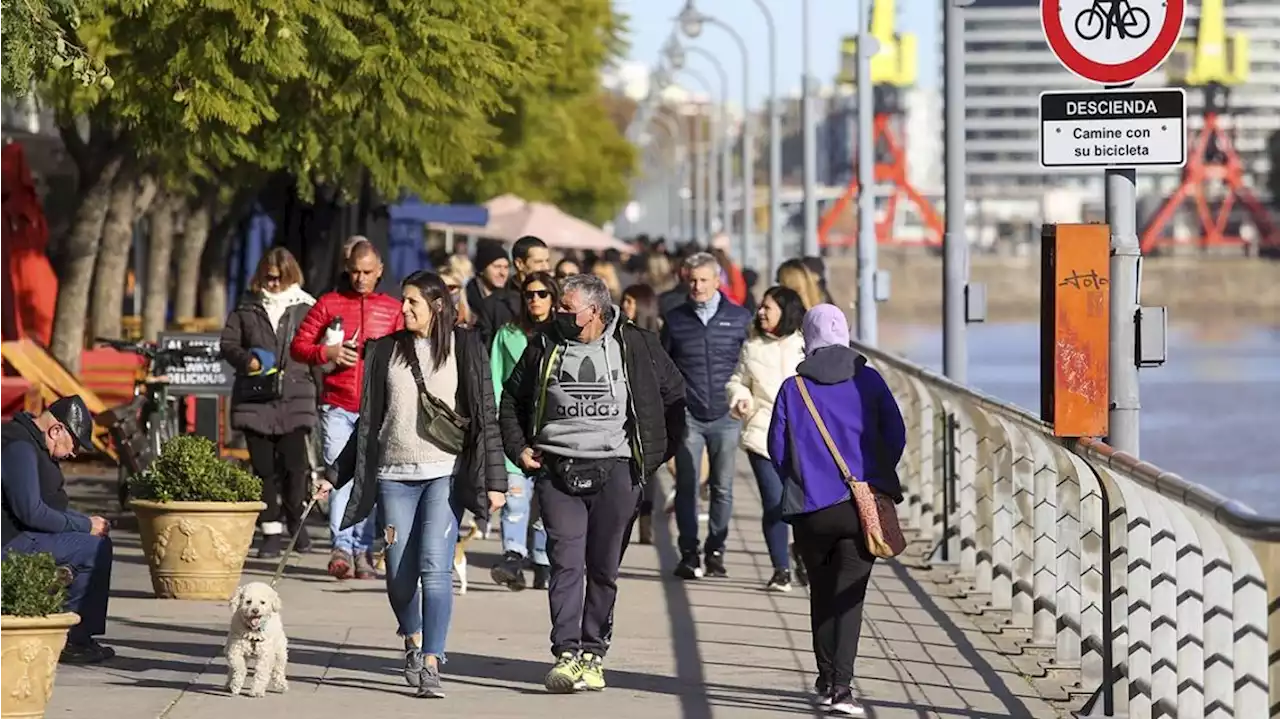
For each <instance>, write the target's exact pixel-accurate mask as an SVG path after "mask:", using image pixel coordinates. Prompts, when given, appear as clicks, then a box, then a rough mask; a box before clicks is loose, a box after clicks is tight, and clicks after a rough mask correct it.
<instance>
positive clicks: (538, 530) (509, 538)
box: [502, 473, 551, 567]
mask: <svg viewBox="0 0 1280 719" xmlns="http://www.w3.org/2000/svg"><path fill="white" fill-rule="evenodd" d="M532 510H533V477H528V476H526V475H524V474H520V473H508V474H507V503H506V505H505V506H503V508H502V551H504V552H515V553H516V554H519V555H520V556H522V557H528V556H529V547H528V546H527V545H528V541H529V516H530V515H531V514H532ZM533 563H534V564H537V565H539V566H543V567H549V566H551V560H549V559H547V530H546V529H544V528H543V527H542V518H541V517H539V518H538V519H537V520H536V521H534V522H533Z"/></svg>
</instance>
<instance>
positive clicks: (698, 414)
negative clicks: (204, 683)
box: [3, 235, 904, 716]
mask: <svg viewBox="0 0 1280 719" xmlns="http://www.w3.org/2000/svg"><path fill="white" fill-rule="evenodd" d="M556 259H557V261H556V262H554V264H553V256H552V251H551V249H550V248H549V247H548V246H547V244H546V243H545V242H543V241H542V240H541V239H539V238H537V237H523V238H520V239H519V240H517V241H516V242H515V243H514V244H513V245H512V247H511V248H510V251H509V253H508V250H507V248H506V247H504V246H503V245H501V244H499V243H496V242H488V241H482V242H480V243H479V244H478V246H476V247H475V249H474V253H473V254H472V255H471V256H470V257H468V256H467V254H466V253H464V252H458V253H455V254H452V255H448V256H443V257H438V258H435V265H436V268H437V269H436V270H435V271H418V272H414V273H412V274H410V275H409V276H408V277H406V278H404V279H403V280H402V281H401V283H400V285H399V288H398V289H399V297H398V298H396V297H393V296H391V295H390V294H386V293H383V292H380V291H379V290H378V287H379V283H380V281H381V280H382V275H383V272H384V265H383V262H382V258H381V257H380V256H379V253H378V251H377V249H376V247H375V246H374V244H373V243H371V242H370V241H369V240H367V239H364V238H361V237H355V238H352V240H351V241H349V242H348V243H347V244H346V245H345V246H344V248H343V269H344V272H343V274H342V279H341V280H340V281H339V283H338V286H337V287H335V288H334V289H333V290H331V291H328V292H325V293H322V294H320V295H319V296H318V298H317V297H313V296H312V295H311V294H308V292H307V291H305V290H304V289H303V277H302V271H301V269H300V267H299V265H298V262H297V261H296V260H295V259H294V258H293V256H292V255H290V253H289V252H288V251H287V250H285V249H283V248H276V249H272V250H271V251H269V252H268V253H267V254H266V255H265V256H264V257H263V258H262V260H261V262H260V263H259V265H258V267H257V269H256V271H255V273H254V275H253V278H252V280H251V282H250V283H249V291H248V292H247V293H246V296H245V297H244V299H242V300H241V301H240V302H239V303H238V304H237V306H236V308H235V309H234V311H232V312H231V314H230V315H229V317H228V318H227V322H226V326H225V328H224V330H223V332H222V352H223V355H224V357H225V358H226V360H227V361H228V363H229V364H230V365H231V366H232V367H233V368H234V370H235V371H236V373H237V375H239V376H243V377H254V376H259V375H262V374H264V373H274V372H278V373H280V374H281V378H282V379H281V381H280V382H279V383H278V385H277V386H278V387H279V388H280V389H279V390H278V392H276V393H275V394H273V395H272V396H266V397H263V396H253V395H245V394H241V395H238V396H237V395H233V397H232V415H231V417H232V426H233V427H234V428H235V429H238V430H240V431H241V432H243V434H244V436H245V438H246V442H247V445H248V449H249V456H250V463H251V465H252V468H253V470H254V472H255V473H256V474H257V475H259V476H260V477H261V478H262V480H263V486H264V499H265V502H266V504H267V508H266V509H265V510H264V511H263V512H262V514H261V516H260V518H259V529H260V538H259V540H258V543H257V547H256V552H257V554H258V556H260V557H278V556H279V555H280V553H281V551H282V549H283V545H284V544H285V542H286V541H287V538H288V537H289V536H290V535H293V534H297V536H298V542H297V549H298V550H299V551H311V549H312V547H313V546H315V545H316V544H318V543H317V542H315V541H313V539H312V538H311V537H310V536H308V534H307V529H306V527H304V526H302V525H301V521H302V509H303V507H304V505H305V504H306V502H307V501H308V499H309V498H310V497H311V496H313V494H314V496H315V497H317V498H325V499H327V501H328V513H329V529H330V536H331V544H330V547H329V551H330V555H329V562H328V571H329V573H330V574H331V575H332V576H333V577H334V578H336V579H338V580H368V579H374V578H376V577H377V576H378V574H379V573H380V572H381V573H382V574H383V575H384V580H385V586H386V594H387V599H388V602H389V604H390V606H391V609H392V612H393V614H394V616H395V618H396V622H397V627H398V629H397V633H398V634H399V635H400V637H401V638H402V639H403V642H404V663H403V673H404V678H405V681H406V682H408V683H409V684H410V686H412V687H413V688H414V689H416V690H417V693H418V694H419V695H421V696H429V697H439V696H443V683H442V680H441V668H442V667H443V666H444V664H445V659H446V645H447V638H448V631H449V625H450V621H451V614H452V606H453V592H452V579H451V569H452V565H453V561H452V560H453V555H454V550H455V545H456V543H457V542H458V540H459V536H458V535H459V528H460V526H461V524H462V523H463V520H464V516H465V515H466V514H467V513H470V514H471V515H472V516H473V517H474V519H475V521H476V522H477V524H479V525H481V526H483V527H486V528H487V527H494V528H496V529H497V531H499V532H500V533H501V540H502V556H501V559H500V560H499V561H498V563H497V564H496V565H495V566H494V567H493V568H492V572H491V574H492V577H493V579H494V581H495V582H496V583H498V584H499V585H501V586H504V587H507V588H509V589H510V590H512V591H520V590H525V589H526V588H528V587H530V586H531V587H532V588H533V589H535V590H545V591H547V595H548V608H549V615H550V624H551V634H550V651H551V655H552V664H551V668H550V669H549V671H548V672H547V674H546V677H545V684H546V688H547V689H548V690H549V691H552V692H565V693H568V692H575V691H580V690H600V689H603V688H604V687H605V685H606V680H605V658H606V656H607V655H608V654H609V651H610V647H611V643H612V639H613V637H614V627H613V622H614V605H615V603H616V601H617V596H618V592H619V580H618V576H619V568H620V565H621V562H622V558H623V555H624V553H625V552H626V551H627V547H628V544H629V543H630V539H631V535H632V532H633V529H634V528H635V527H636V525H638V529H639V532H638V541H639V542H640V543H641V544H650V543H652V542H653V541H654V533H653V523H654V522H655V521H658V519H657V518H658V517H661V516H663V515H662V513H661V512H658V511H657V508H658V507H659V506H660V505H670V508H669V511H671V512H672V513H674V515H675V524H676V529H677V543H678V549H679V552H680V560H679V563H678V564H677V566H676V567H675V569H674V575H675V577H677V578H678V579H680V580H684V581H696V580H702V579H704V578H705V579H715V578H722V577H726V576H728V574H729V565H728V563H727V562H726V561H725V552H726V549H727V547H726V538H727V534H728V531H729V525H730V520H731V518H732V513H733V492H734V477H735V471H736V460H737V456H738V452H739V449H741V450H743V451H744V452H745V455H746V459H747V462H748V464H749V466H750V468H751V473H752V474H753V475H754V477H755V482H756V485H757V488H758V491H759V495H760V497H761V502H762V505H763V516H762V517H761V532H762V535H763V537H764V540H765V544H766V546H767V548H768V554H769V559H770V562H771V565H772V568H773V572H772V575H771V576H770V577H769V579H768V581H767V583H766V584H765V586H764V589H766V590H769V591H784V592H785V591H790V590H791V589H792V587H793V584H797V583H798V584H806V583H807V584H808V586H809V594H810V604H811V619H812V633H813V646H814V656H815V663H816V667H817V674H818V677H817V681H816V682H815V691H816V692H817V699H818V700H819V701H820V702H821V703H822V704H823V705H824V706H826V707H828V708H829V710H830V711H832V712H834V713H841V714H846V715H853V716H859V715H862V712H863V710H862V708H861V707H860V705H859V704H858V703H857V701H856V699H855V697H854V696H853V694H852V692H851V685H852V683H853V662H854V659H855V658H856V654H857V646H858V637H859V634H860V631H861V630H860V624H861V616H862V601H863V597H864V596H865V593H866V588H867V584H868V582H869V579H870V570H871V566H872V564H873V562H874V559H875V557H874V556H873V555H872V554H871V553H870V550H869V549H868V547H867V543H866V542H865V541H864V539H863V529H864V528H863V526H862V520H861V519H860V517H859V512H858V511H857V510H855V508H854V504H853V502H852V500H851V488H852V487H853V485H852V484H848V482H849V481H855V480H856V481H858V482H865V483H867V485H869V486H870V487H873V488H874V490H875V491H876V492H878V493H880V494H881V495H883V496H886V497H889V498H891V499H893V500H895V501H901V490H900V488H899V487H898V482H897V477H896V474H895V467H896V465H897V462H898V459H899V457H900V455H901V452H902V449H903V444H904V430H903V427H902V419H901V415H900V414H899V412H898V408H897V405H896V404H895V402H894V400H893V397H892V395H891V394H890V393H889V391H888V388H887V387H886V386H885V384H884V381H883V379H881V378H880V376H879V375H878V374H877V373H876V371H875V370H874V369H872V368H870V367H869V366H867V364H866V360H865V358H863V357H862V356H861V355H859V354H858V353H857V352H856V351H854V350H853V349H851V348H850V346H849V337H848V330H847V323H846V320H845V318H844V315H843V314H842V313H841V312H840V311H839V310H838V309H836V308H835V307H834V306H833V305H831V304H830V298H829V295H828V293H827V290H826V286H825V280H824V278H823V272H824V270H823V267H822V264H821V260H820V259H817V258H801V259H793V260H788V261H787V262H786V263H784V264H783V266H782V267H781V268H779V270H778V273H777V277H776V279H777V284H776V285H773V286H770V287H768V288H767V289H765V290H764V291H763V292H757V291H756V289H755V287H756V285H757V284H758V282H759V279H760V278H759V277H758V275H756V273H754V272H753V271H751V270H750V269H749V268H748V269H744V268H741V267H738V266H737V265H736V264H735V263H734V262H733V260H732V258H731V257H730V255H729V254H728V240H727V238H726V237H724V236H723V235H721V236H718V237H716V238H714V239H713V241H712V245H711V247H710V248H709V251H702V250H699V249H698V248H694V247H688V246H686V247H681V248H675V247H669V246H668V245H667V243H666V242H665V241H662V240H656V241H650V240H648V239H641V240H640V241H639V242H638V243H637V251H636V252H635V253H634V254H632V255H630V256H623V255H621V254H619V253H617V252H614V251H609V252H605V253H603V254H600V255H596V254H593V253H588V254H586V255H582V256H580V255H577V254H568V255H565V256H562V257H559V258H556ZM87 417H88V413H87V411H86V410H84V409H83V403H80V404H78V405H73V406H72V405H68V404H67V403H66V402H63V403H55V404H54V405H53V406H51V407H50V410H49V411H48V412H46V413H45V414H43V415H40V416H37V417H33V416H29V415H24V414H20V415H19V416H18V418H17V419H15V420H14V421H13V422H11V423H7V424H6V425H5V427H4V433H3V436H4V468H3V469H4V475H5V477H6V480H5V483H4V501H3V509H4V512H3V518H4V548H5V552H8V551H10V550H15V551H17V550H19V549H21V551H35V550H37V549H45V550H51V551H54V553H55V557H57V558H59V561H60V562H64V563H70V564H71V565H73V566H74V567H76V568H77V569H78V571H79V572H80V574H78V575H77V577H76V582H77V583H76V584H73V587H72V592H71V603H72V604H73V605H74V606H72V607H71V608H72V609H73V610H74V611H78V612H80V613H81V615H82V617H83V619H82V622H81V627H80V628H78V629H77V630H73V633H72V636H71V639H70V643H69V644H68V649H67V651H66V652H64V659H68V658H69V660H76V659H77V657H78V658H79V659H80V660H83V661H101V660H102V659H104V658H109V656H110V654H111V653H112V650H110V649H109V648H108V647H105V646H103V645H101V644H98V643H97V640H96V639H95V638H94V637H96V636H98V635H101V634H102V633H103V631H104V623H105V616H106V592H105V589H104V587H105V586H106V585H107V584H109V576H110V575H109V572H110V559H111V548H110V546H111V545H110V540H109V538H108V537H107V530H108V528H107V527H105V526H104V523H103V522H101V521H99V520H100V519H101V518H96V517H84V516H82V515H78V514H77V513H75V512H73V511H71V510H70V509H68V506H67V504H68V503H67V502H66V495H65V492H63V491H62V484H61V474H60V473H57V474H56V475H55V474H54V472H56V461H57V460H59V459H61V458H65V457H67V456H70V455H71V454H74V453H75V451H76V450H77V449H78V448H81V447H82V446H83V445H84V443H85V442H86V441H87V440H86V436H87V435H86V434H85V433H86V432H87V430H86V429H85V426H86V425H85V424H84V422H86V421H88V419H87ZM823 420H825V422H823ZM313 456H314V457H316V458H318V461H313V460H312V459H310V457H313ZM673 460H674V472H673V480H674V481H673V482H672V484H673V486H674V492H673V494H672V495H670V496H666V495H663V494H662V489H661V483H660V481H659V479H657V477H659V476H660V475H661V474H662V472H663V468H664V467H668V468H669V469H668V471H670V467H671V464H672V462H673ZM314 464H319V465H320V467H319V468H321V469H323V473H324V476H325V479H324V480H322V481H318V482H316V483H315V484H314V485H312V486H309V484H308V475H309V470H310V468H311V467H312V466H313V465H314ZM51 467H52V469H51ZM15 476H21V477H23V478H24V479H20V480H13V479H12V478H13V477H15ZM28 476H29V477H30V479H25V478H26V477H28ZM703 503H706V504H707V505H708V506H707V514H706V515H705V520H706V523H707V527H706V530H705V535H702V534H701V526H700V525H701V522H702V520H703V519H704V516H703V515H702V514H701V512H700V504H703ZM791 534H794V544H793V543H792V538H791V536H790V535H791ZM530 570H531V571H532V581H531V582H530V581H529V577H528V574H527V573H528V572H529V571H530Z"/></svg>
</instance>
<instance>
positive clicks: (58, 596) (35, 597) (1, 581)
mask: <svg viewBox="0 0 1280 719" xmlns="http://www.w3.org/2000/svg"><path fill="white" fill-rule="evenodd" d="M0 565H2V566H3V569H2V570H0V595H3V597H2V598H0V605H3V611H2V612H0V613H2V614H3V616H0V675H2V676H0V683H3V685H4V691H3V692H2V693H0V694H2V696H0V716H4V717H43V716H44V708H45V705H46V704H48V703H49V698H50V697H52V696H53V677H54V674H55V673H56V672H57V670H58V657H59V656H60V655H61V654H62V647H63V646H65V645H66V643H67V630H68V629H70V628H71V627H74V626H75V625H76V623H77V622H79V621H80V615H79V614H75V613H74V612H67V611H63V606H64V605H65V604H66V601H67V590H66V586H67V584H69V583H70V581H69V580H70V574H69V573H67V572H65V570H64V571H63V572H60V571H59V569H58V567H57V566H56V565H55V564H54V563H53V555H51V554H49V553H47V552H40V553H37V554H23V553H21V552H11V553H10V554H9V556H7V557H5V558H4V562H3V563H0Z"/></svg>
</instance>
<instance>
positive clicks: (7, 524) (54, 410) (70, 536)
mask: <svg viewBox="0 0 1280 719" xmlns="http://www.w3.org/2000/svg"><path fill="white" fill-rule="evenodd" d="M0 437H3V442H4V444H3V450H2V452H3V467H0V473H3V475H4V484H3V485H2V486H0V510H2V511H0V522H2V523H3V533H4V535H3V541H4V549H3V553H4V555H5V556H8V554H9V553H10V552H20V553H23V554H29V553H35V552H48V553H49V554H52V555H53V561H54V562H56V563H57V564H58V566H61V567H69V568H70V569H71V583H70V585H69V586H68V587H67V604H66V608H67V611H69V612H75V613H76V614H79V615H80V623H79V624H77V625H76V626H74V627H72V628H71V631H70V632H68V633H67V646H66V648H65V649H63V650H62V657H61V661H63V662H65V663H68V664H93V663H97V662H101V661H105V660H107V659H110V658H111V657H114V656H115V654H116V653H115V650H113V649H112V648H111V647H107V646H103V645H101V644H99V643H98V641H97V640H96V639H94V637H97V636H100V635H102V634H104V633H105V632H106V631H107V596H108V594H109V593H110V591H111V558H112V551H111V539H110V537H108V536H107V535H108V534H109V532H110V531H111V527H110V525H109V524H108V523H107V520H105V519H103V518H102V517H87V516H85V515H83V514H81V513H79V512H77V511H75V510H73V509H71V508H70V505H71V500H70V499H69V498H68V497H67V492H66V490H65V489H63V483H64V480H63V477H62V470H61V469H60V468H59V467H58V462H59V461H61V460H64V459H67V458H69V457H72V456H75V454H76V452H91V451H93V419H92V418H91V417H90V416H89V409H88V408H87V407H85V405H84V400H82V399H80V397H79V395H73V396H71V397H63V398H62V399H60V400H58V401H56V402H54V403H53V404H51V405H49V409H48V410H46V411H45V412H44V414H41V415H40V416H38V417H35V416H32V415H31V414H29V413H27V412H19V413H18V414H17V415H15V416H14V418H13V419H12V420H11V421H9V422H5V423H4V425H3V426H2V427H0Z"/></svg>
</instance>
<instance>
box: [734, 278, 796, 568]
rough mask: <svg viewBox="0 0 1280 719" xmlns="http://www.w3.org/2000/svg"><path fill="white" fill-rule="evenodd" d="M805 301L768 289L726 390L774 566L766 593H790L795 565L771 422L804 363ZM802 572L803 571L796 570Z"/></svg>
mask: <svg viewBox="0 0 1280 719" xmlns="http://www.w3.org/2000/svg"><path fill="white" fill-rule="evenodd" d="M804 312H805V308H804V302H803V301H802V300H801V299H800V295H798V294H796V292H795V291H794V290H790V289H787V288H786V287H781V286H776V287H770V288H769V290H768V291H766V292H765V293H764V299H763V300H761V302H760V308H759V309H758V310H757V311H756V321H755V329H754V331H753V332H752V333H751V337H750V338H749V339H748V340H747V342H746V343H745V344H744V345H743V346H742V354H741V355H740V356H739V358H738V367H737V369H735V370H734V371H733V376H732V377H730V378H729V383H728V384H727V385H725V389H726V390H727V392H728V395H729V412H730V414H732V415H733V416H734V417H735V418H737V419H742V420H743V430H742V448H743V449H745V450H747V459H748V460H750V462H751V470H752V471H753V472H754V473H755V475H756V484H757V486H759V488H760V501H761V503H762V504H763V507H764V512H763V514H762V517H761V526H762V529H763V531H764V541H765V544H766V545H767V546H768V548H769V559H770V561H771V562H772V563H773V576H772V577H771V578H770V579H769V583H768V584H767V585H766V587H765V588H766V589H769V590H771V591H778V592H786V591H790V590H791V561H790V557H789V556H788V553H787V534H788V532H787V525H786V523H785V522H783V521H782V479H781V478H780V477H779V476H778V473H777V471H776V470H774V468H773V464H772V463H771V462H770V461H769V447H768V435H769V420H770V418H771V417H772V416H773V400H774V398H775V397H777V396H778V389H779V388H780V387H781V386H782V381H783V380H785V379H786V378H788V377H790V376H792V375H794V374H795V373H796V365H798V364H800V361H801V360H803V359H804V338H803V337H802V336H801V335H800V324H801V322H802V321H803V320H804ZM797 569H799V567H797Z"/></svg>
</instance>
